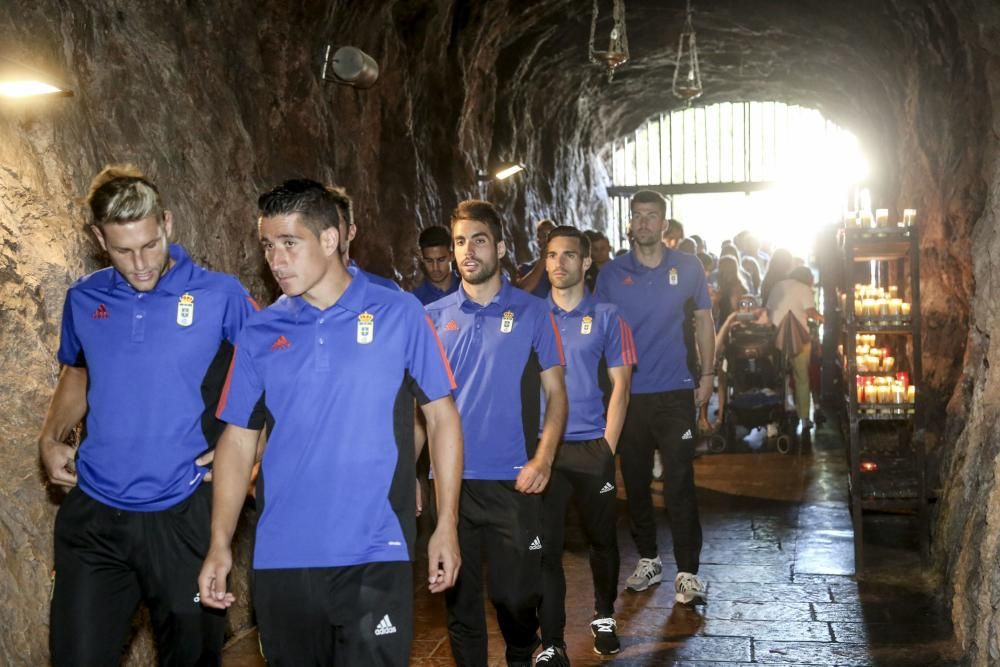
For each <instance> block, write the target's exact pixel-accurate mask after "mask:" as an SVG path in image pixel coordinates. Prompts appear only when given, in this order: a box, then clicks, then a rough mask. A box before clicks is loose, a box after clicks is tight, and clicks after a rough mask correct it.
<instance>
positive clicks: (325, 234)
mask: <svg viewBox="0 0 1000 667" xmlns="http://www.w3.org/2000/svg"><path fill="white" fill-rule="evenodd" d="M319 244H320V247H321V248H322V249H323V254H324V255H326V256H327V257H329V256H330V255H339V254H340V229H339V228H338V227H337V226H336V225H334V226H332V227H327V228H326V229H324V230H323V231H322V232H320V235H319Z"/></svg>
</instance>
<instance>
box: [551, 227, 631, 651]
mask: <svg viewBox="0 0 1000 667" xmlns="http://www.w3.org/2000/svg"><path fill="white" fill-rule="evenodd" d="M589 255H590V247H589V242H588V239H587V237H586V236H585V235H584V234H582V233H581V232H580V231H579V230H578V229H576V228H574V227H556V228H555V229H554V230H553V231H552V233H551V234H550V235H549V243H548V250H547V251H546V268H547V270H548V273H549V281H550V282H551V283H552V292H551V294H549V306H550V308H551V310H552V314H553V315H554V316H555V320H556V323H557V325H558V327H559V332H560V337H561V338H562V341H563V349H564V350H565V353H566V373H567V375H566V394H567V397H568V400H569V416H568V417H567V420H566V431H565V434H564V435H563V439H562V443H560V445H559V449H558V450H557V451H556V458H555V462H554V463H553V464H552V477H551V479H550V480H549V485H548V488H546V490H545V495H544V496H543V501H542V510H543V511H542V516H543V518H544V532H543V534H542V540H543V543H544V544H545V550H544V553H543V554H542V603H541V606H540V607H539V612H538V617H539V621H540V623H541V630H542V645H543V647H544V649H543V651H542V652H541V653H540V654H539V655H538V656H537V658H536V659H535V664H536V665H550V666H552V667H568V665H569V660H568V659H567V658H566V641H565V638H564V631H565V627H566V576H565V573H564V572H563V565H562V555H563V545H564V538H565V529H566V512H567V510H568V509H569V505H570V503H571V502H572V503H574V504H575V505H576V506H577V507H578V508H579V509H580V517H581V519H582V520H583V523H584V531H585V532H586V534H587V538H588V541H589V542H590V571H591V575H592V578H593V583H594V617H593V619H592V620H591V622H590V631H591V634H592V635H593V637H594V652H595V653H597V654H599V655H612V654H615V653H618V651H619V650H620V644H619V641H618V634H617V627H618V626H617V623H616V622H615V618H614V610H615V598H616V597H617V595H618V568H619V556H618V539H617V535H616V530H615V526H616V523H617V522H616V512H615V507H616V502H617V498H616V495H615V450H616V448H617V447H618V438H619V436H620V435H621V430H622V424H623V422H624V420H625V411H626V409H627V408H628V397H629V386H630V383H631V378H632V366H633V365H635V363H636V353H635V341H634V340H633V338H632V330H631V329H630V328H629V326H628V324H626V323H625V320H624V319H623V318H622V317H621V315H619V314H618V308H617V307H616V306H614V305H612V304H610V303H598V302H597V300H596V299H595V298H594V297H593V296H592V295H591V294H590V293H589V292H588V291H587V290H586V289H584V285H583V276H584V272H585V270H586V268H587V265H588V264H589V263H590V257H589ZM603 372H606V373H607V379H608V381H609V382H610V384H611V387H612V389H611V395H610V397H609V399H608V408H607V418H606V419H605V416H604V403H603V395H602V391H601V380H602V379H603V378H601V377H600V375H601V374H602V373H603Z"/></svg>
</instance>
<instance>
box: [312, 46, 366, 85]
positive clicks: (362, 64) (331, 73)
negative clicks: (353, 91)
mask: <svg viewBox="0 0 1000 667" xmlns="http://www.w3.org/2000/svg"><path fill="white" fill-rule="evenodd" d="M320 77H321V78H322V79H323V80H324V81H333V82H334V83H339V84H342V85H345V86H354V87H355V88H371V87H372V86H373V85H375V82H376V81H378V63H377V62H375V59H374V58H372V57H371V56H370V55H368V54H367V53H365V52H364V51H362V50H361V49H359V48H357V47H354V46H341V47H334V46H333V45H332V44H327V46H326V53H325V54H324V55H323V71H322V72H321V73H320Z"/></svg>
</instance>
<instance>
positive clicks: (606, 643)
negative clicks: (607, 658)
mask: <svg viewBox="0 0 1000 667" xmlns="http://www.w3.org/2000/svg"><path fill="white" fill-rule="evenodd" d="M617 630H618V624H617V623H616V622H615V619H613V618H611V617H610V616H605V617H603V618H595V619H594V620H592V621H591V622H590V633H591V634H592V635H594V653H596V654H598V655H614V654H615V653H618V651H620V650H621V649H622V645H621V642H619V641H618V632H617Z"/></svg>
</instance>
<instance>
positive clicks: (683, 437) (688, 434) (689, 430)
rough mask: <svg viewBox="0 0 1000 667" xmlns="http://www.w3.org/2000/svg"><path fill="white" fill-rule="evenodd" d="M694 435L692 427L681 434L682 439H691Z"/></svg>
mask: <svg viewBox="0 0 1000 667" xmlns="http://www.w3.org/2000/svg"><path fill="white" fill-rule="evenodd" d="M693 437H694V435H693V434H692V433H691V429H688V430H686V431H684V435H682V436H681V440H690V439H691V438H693Z"/></svg>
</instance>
